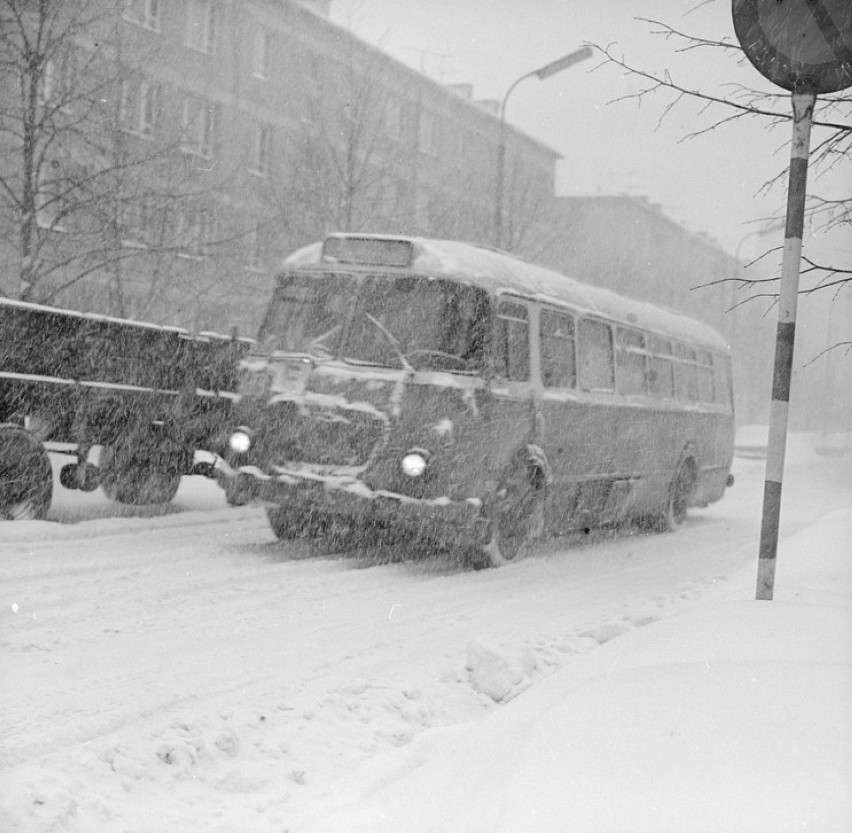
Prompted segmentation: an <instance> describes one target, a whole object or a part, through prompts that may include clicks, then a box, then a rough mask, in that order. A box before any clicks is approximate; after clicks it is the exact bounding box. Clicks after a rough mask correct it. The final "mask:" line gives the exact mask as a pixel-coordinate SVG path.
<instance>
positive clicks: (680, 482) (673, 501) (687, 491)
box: [656, 458, 696, 532]
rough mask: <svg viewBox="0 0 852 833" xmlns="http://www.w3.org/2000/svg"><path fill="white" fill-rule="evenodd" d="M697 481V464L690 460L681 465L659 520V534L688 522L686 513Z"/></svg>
mask: <svg viewBox="0 0 852 833" xmlns="http://www.w3.org/2000/svg"><path fill="white" fill-rule="evenodd" d="M695 481H696V475H695V462H694V461H693V460H692V458H688V459H686V460H684V461H683V462H682V463H681V464H680V468H679V469H678V470H677V475H675V479H674V480H672V483H671V486H669V494H668V500H667V501H666V506H665V508H664V509H663V511H662V513H661V514H660V516H659V517H658V519H657V524H656V527H657V531H658V532H671V531H672V530H675V529H677V528H678V527H679V526H680V525H681V524H682V523H683V522H684V521H685V520H686V511H687V509H688V508H689V504H690V502H691V500H692V495H693V492H694V491H695Z"/></svg>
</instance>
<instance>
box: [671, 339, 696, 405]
mask: <svg viewBox="0 0 852 833" xmlns="http://www.w3.org/2000/svg"><path fill="white" fill-rule="evenodd" d="M675 356H676V357H677V358H678V359H680V361H678V362H676V363H675V394H676V395H677V398H678V399H679V400H680V401H681V402H697V401H698V368H697V367H696V365H695V361H696V358H697V357H696V354H695V348H693V347H687V346H686V345H685V344H675Z"/></svg>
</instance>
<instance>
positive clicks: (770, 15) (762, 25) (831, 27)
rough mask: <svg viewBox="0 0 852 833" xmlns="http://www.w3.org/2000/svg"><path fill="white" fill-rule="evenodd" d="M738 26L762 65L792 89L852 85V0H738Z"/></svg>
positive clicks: (748, 54)
mask: <svg viewBox="0 0 852 833" xmlns="http://www.w3.org/2000/svg"><path fill="white" fill-rule="evenodd" d="M732 2H733V16H734V31H735V32H736V35H737V39H738V40H739V42H740V45H741V46H742V48H743V51H744V52H745V54H746V57H747V58H748V59H749V61H751V63H752V64H754V66H755V67H756V68H757V70H758V71H759V72H760V73H761V74H763V75H764V76H766V78H768V79H769V80H770V81H772V83H773V84H777V85H778V86H779V87H783V88H784V89H785V90H791V91H803V92H804V91H807V92H813V93H816V94H820V93H833V92H837V91H838V90H842V89H845V88H846V87H849V86H852V2H850V0H732Z"/></svg>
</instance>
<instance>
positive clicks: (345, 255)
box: [221, 234, 734, 565]
mask: <svg viewBox="0 0 852 833" xmlns="http://www.w3.org/2000/svg"><path fill="white" fill-rule="evenodd" d="M255 350H256V353H255V354H254V355H251V356H250V357H249V358H248V359H246V360H245V361H244V362H243V366H242V371H241V373H242V378H241V382H240V394H241V402H240V403H239V405H238V407H237V410H236V414H235V415H236V416H237V418H238V419H239V423H240V424H239V427H238V428H237V429H236V430H235V431H234V432H233V434H232V435H231V436H230V438H229V443H228V444H229V449H228V451H227V452H226V454H225V460H224V463H223V464H222V476H221V481H222V483H223V485H224V487H225V489H226V492H227V494H228V498H229V500H230V502H232V503H243V502H247V501H249V500H253V499H256V500H259V501H260V502H262V503H264V504H265V505H266V506H267V511H268V516H269V520H270V523H271V525H272V528H273V530H274V531H275V534H276V535H277V536H278V537H279V538H281V539H286V538H292V537H296V536H304V535H307V536H312V537H321V536H324V535H329V534H332V533H334V534H336V535H340V533H341V532H343V533H346V532H347V531H348V533H349V534H350V535H351V536H352V539H351V540H352V541H353V542H354V541H357V540H358V539H359V538H360V536H361V535H363V534H365V533H375V534H378V535H386V534H395V533H397V532H399V531H401V530H408V531H409V532H414V533H415V534H417V535H418V536H419V537H420V539H421V540H428V541H433V542H435V544H436V545H439V546H442V547H445V546H449V547H452V548H454V549H455V550H456V551H458V552H463V553H465V554H466V556H467V558H468V559H470V560H471V561H472V562H474V563H476V562H479V563H485V564H488V563H490V564H493V565H498V564H502V563H504V562H506V561H510V560H512V559H516V558H518V557H519V556H520V555H521V554H523V553H524V551H525V550H526V549H527V548H528V547H529V545H530V543H531V542H532V541H534V540H535V539H537V538H539V537H541V536H543V535H546V534H549V535H554V534H562V533H566V532H568V531H571V530H577V529H589V528H591V527H593V526H600V525H608V524H620V523H625V522H638V523H643V524H645V525H647V526H649V527H653V528H656V529H660V530H668V529H671V528H673V527H675V526H677V525H678V524H679V523H680V522H681V521H682V520H683V519H684V517H685V515H686V512H687V508H688V507H689V506H693V505H698V506H704V505H707V504H708V503H710V502H712V501H716V500H719V499H720V498H721V497H722V496H723V494H724V492H725V488H726V486H730V485H731V484H732V483H733V479H732V477H731V474H730V466H731V461H732V457H733V436H734V413H733V401H732V393H731V390H732V389H731V359H730V351H729V348H728V345H727V343H726V341H725V339H724V338H723V337H722V336H721V335H720V334H718V333H717V332H716V331H714V330H713V329H711V328H710V327H708V326H706V325H705V324H702V323H700V322H698V321H695V320H693V319H690V318H687V317H686V316H684V315H681V314H679V313H677V312H673V311H670V310H666V309H662V308H660V307H657V306H654V305H651V304H649V303H644V302H639V301H634V300H630V299H628V298H625V297H622V296H620V295H617V294H615V293H613V292H610V291H608V290H604V289H600V288H595V287H592V286H589V285H587V284H584V283H581V282H579V281H577V280H573V279H571V278H568V277H566V276H564V275H561V274H558V273H556V272H553V271H550V270H548V269H545V268H542V267H539V266H535V265H531V264H529V263H525V262H523V261H521V260H518V259H515V258H514V257H511V256H509V255H507V254H505V253H501V252H497V251H494V250H491V249H487V248H482V247H478V246H475V245H471V244H466V243H460V242H454V241H445V240H431V239H425V238H418V237H403V236H391V235H364V234H333V235H331V236H329V237H328V238H326V239H325V240H324V241H322V242H319V243H316V244H313V245H311V246H308V247H306V248H304V249H301V250H299V251H297V252H296V253H294V254H293V255H291V256H290V257H289V258H288V259H287V260H286V261H285V264H284V268H283V271H282V272H281V274H280V276H279V278H278V281H277V287H276V289H275V291H274V295H273V298H272V300H271V303H270V305H269V308H268V312H267V315H266V317H265V321H264V323H263V325H262V327H261V330H260V332H259V335H258V339H257V342H256V347H255ZM344 540H345V539H344Z"/></svg>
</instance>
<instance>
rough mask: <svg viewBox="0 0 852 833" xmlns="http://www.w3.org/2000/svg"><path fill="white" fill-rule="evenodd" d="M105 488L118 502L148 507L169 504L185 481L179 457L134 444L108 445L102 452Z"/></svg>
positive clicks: (105, 492)
mask: <svg viewBox="0 0 852 833" xmlns="http://www.w3.org/2000/svg"><path fill="white" fill-rule="evenodd" d="M100 469H101V478H100V482H101V487H102V488H103V490H104V494H105V495H106V496H107V497H108V498H109V499H110V500H114V501H115V502H116V503H126V504H130V505H134V506H145V505H148V504H152V503H168V502H169V501H171V500H172V498H173V497H174V496H175V495H176V494H177V490H178V487H179V486H180V480H181V466H180V460H179V456H178V455H176V454H164V453H162V452H159V451H157V450H154V449H151V448H150V447H145V446H143V447H142V449H141V450H140V449H139V448H138V447H136V448H134V447H133V446H132V445H131V444H129V443H127V444H122V445H108V446H104V448H103V451H102V452H101V462H100Z"/></svg>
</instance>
